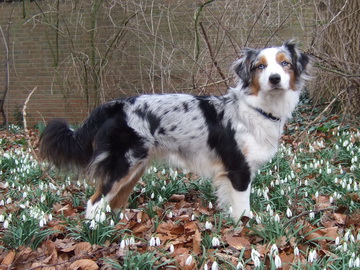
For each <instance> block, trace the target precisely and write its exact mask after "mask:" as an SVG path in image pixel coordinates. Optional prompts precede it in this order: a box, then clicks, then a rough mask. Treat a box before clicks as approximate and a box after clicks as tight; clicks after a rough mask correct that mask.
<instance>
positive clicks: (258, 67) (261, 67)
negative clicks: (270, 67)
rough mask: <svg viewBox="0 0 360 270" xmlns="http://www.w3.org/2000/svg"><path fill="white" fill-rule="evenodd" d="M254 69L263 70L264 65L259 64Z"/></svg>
mask: <svg viewBox="0 0 360 270" xmlns="http://www.w3.org/2000/svg"><path fill="white" fill-rule="evenodd" d="M256 68H257V69H264V68H266V66H265V65H264V64H260V65H258V66H257V67H256Z"/></svg>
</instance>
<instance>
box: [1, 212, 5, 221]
mask: <svg viewBox="0 0 360 270" xmlns="http://www.w3.org/2000/svg"><path fill="white" fill-rule="evenodd" d="M4 220H5V216H4V215H2V214H1V215H0V222H4Z"/></svg>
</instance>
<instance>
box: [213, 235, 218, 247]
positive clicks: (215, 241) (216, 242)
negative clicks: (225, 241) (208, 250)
mask: <svg viewBox="0 0 360 270" xmlns="http://www.w3.org/2000/svg"><path fill="white" fill-rule="evenodd" d="M211 244H212V246H213V247H218V246H220V240H219V238H217V237H213V239H212V240H211Z"/></svg>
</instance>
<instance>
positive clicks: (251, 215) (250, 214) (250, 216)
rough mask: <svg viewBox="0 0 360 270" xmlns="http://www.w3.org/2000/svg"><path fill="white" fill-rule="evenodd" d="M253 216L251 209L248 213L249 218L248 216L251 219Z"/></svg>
mask: <svg viewBox="0 0 360 270" xmlns="http://www.w3.org/2000/svg"><path fill="white" fill-rule="evenodd" d="M253 217H254V213H253V212H252V211H250V213H249V218H250V219H253Z"/></svg>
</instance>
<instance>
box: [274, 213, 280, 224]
mask: <svg viewBox="0 0 360 270" xmlns="http://www.w3.org/2000/svg"><path fill="white" fill-rule="evenodd" d="M274 221H275V222H280V216H279V215H278V214H276V215H275V216H274Z"/></svg>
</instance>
